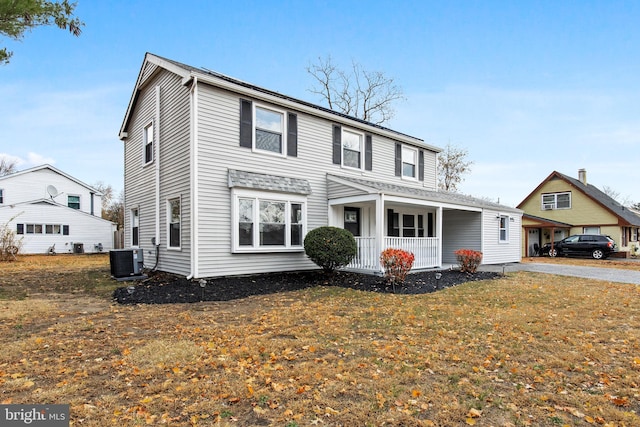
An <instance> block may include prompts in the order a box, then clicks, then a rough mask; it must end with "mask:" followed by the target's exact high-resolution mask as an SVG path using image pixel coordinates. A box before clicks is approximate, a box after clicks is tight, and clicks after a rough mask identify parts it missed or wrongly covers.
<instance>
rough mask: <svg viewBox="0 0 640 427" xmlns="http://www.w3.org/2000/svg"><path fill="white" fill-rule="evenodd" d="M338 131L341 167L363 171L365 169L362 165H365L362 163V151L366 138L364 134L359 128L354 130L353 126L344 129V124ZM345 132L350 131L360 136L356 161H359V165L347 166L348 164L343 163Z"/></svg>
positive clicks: (363, 161) (363, 160)
mask: <svg viewBox="0 0 640 427" xmlns="http://www.w3.org/2000/svg"><path fill="white" fill-rule="evenodd" d="M340 132H341V135H340V166H341V167H342V168H344V169H349V170H356V171H364V170H365V167H364V166H365V165H364V163H365V156H364V151H365V138H366V135H365V134H364V133H363V132H361V131H359V130H356V129H353V128H347V129H345V127H344V126H341V127H340ZM345 133H350V134H352V135H357V136H358V137H359V138H360V149H359V150H358V152H359V153H360V156H359V162H358V163H360V166H359V167H355V166H349V165H345V164H344V150H345V148H344V134H345ZM350 151H354V150H350Z"/></svg>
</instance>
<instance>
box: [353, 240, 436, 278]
mask: <svg viewBox="0 0 640 427" xmlns="http://www.w3.org/2000/svg"><path fill="white" fill-rule="evenodd" d="M439 240H440V239H439V238H438V237H385V238H384V243H383V245H382V250H384V249H386V248H396V249H404V250H405V251H409V252H411V253H413V255H414V256H415V260H414V261H413V269H420V268H431V267H438V266H439V263H438V246H439ZM356 244H357V246H358V253H357V255H356V257H355V258H354V259H353V261H351V263H350V264H349V265H348V266H347V268H353V269H358V270H371V271H380V268H381V267H380V253H378V249H377V247H376V238H375V237H356Z"/></svg>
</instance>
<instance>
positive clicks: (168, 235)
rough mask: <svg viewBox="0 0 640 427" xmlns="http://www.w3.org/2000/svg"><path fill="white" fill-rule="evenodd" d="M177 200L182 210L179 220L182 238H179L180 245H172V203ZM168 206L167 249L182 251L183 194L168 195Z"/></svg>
mask: <svg viewBox="0 0 640 427" xmlns="http://www.w3.org/2000/svg"><path fill="white" fill-rule="evenodd" d="M175 200H177V201H178V204H179V207H180V211H179V214H178V215H179V217H180V221H179V222H178V224H180V238H179V240H180V241H179V242H178V246H171V224H173V223H172V222H171V214H172V211H171V203H172V202H173V201H175ZM166 207H167V212H166V214H167V250H169V251H180V250H182V234H183V233H182V196H177V197H167V202H166Z"/></svg>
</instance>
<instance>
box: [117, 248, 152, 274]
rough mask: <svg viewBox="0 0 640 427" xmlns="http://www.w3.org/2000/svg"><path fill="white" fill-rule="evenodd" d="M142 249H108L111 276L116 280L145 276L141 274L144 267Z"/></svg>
mask: <svg viewBox="0 0 640 427" xmlns="http://www.w3.org/2000/svg"><path fill="white" fill-rule="evenodd" d="M143 253H144V251H143V250H142V249H139V248H133V249H117V250H112V251H109V262H110V263H111V277H113V278H114V279H116V280H137V279H143V278H146V277H147V276H145V275H143V274H142V269H143V268H144V266H143V264H144V256H143Z"/></svg>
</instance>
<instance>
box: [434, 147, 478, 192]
mask: <svg viewBox="0 0 640 427" xmlns="http://www.w3.org/2000/svg"><path fill="white" fill-rule="evenodd" d="M468 155H469V152H468V151H467V150H466V149H464V148H459V147H455V146H453V145H451V143H448V144H447V146H446V147H445V149H444V150H443V151H442V152H441V153H439V154H438V188H439V189H441V190H445V191H452V192H456V191H458V184H460V183H461V182H462V181H463V180H464V178H463V177H462V176H463V175H464V174H465V173H468V172H470V171H471V165H472V164H473V162H472V161H468V160H467V156H468Z"/></svg>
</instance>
